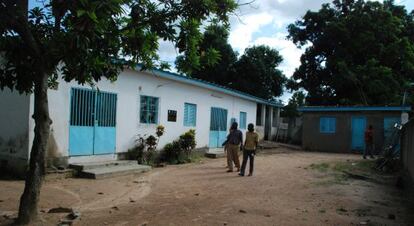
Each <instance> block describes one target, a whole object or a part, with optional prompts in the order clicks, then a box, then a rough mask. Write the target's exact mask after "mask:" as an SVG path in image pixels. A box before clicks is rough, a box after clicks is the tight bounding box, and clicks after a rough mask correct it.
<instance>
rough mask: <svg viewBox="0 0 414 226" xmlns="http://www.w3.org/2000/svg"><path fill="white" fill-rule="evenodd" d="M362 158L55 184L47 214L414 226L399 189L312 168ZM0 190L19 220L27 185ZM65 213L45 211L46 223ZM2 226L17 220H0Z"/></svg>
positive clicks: (4, 207)
mask: <svg viewBox="0 0 414 226" xmlns="http://www.w3.org/2000/svg"><path fill="white" fill-rule="evenodd" d="M359 158H360V157H359V156H355V155H343V154H323V153H306V152H296V151H295V152H287V153H281V154H274V155H259V156H258V157H257V158H256V168H255V175H254V176H253V177H243V178H242V177H239V176H237V174H236V173H226V172H225V164H224V159H216V160H205V161H204V162H203V163H200V164H187V165H181V166H168V167H166V168H160V169H155V170H153V171H151V172H149V173H146V174H141V175H130V176H124V177H118V178H112V179H105V180H83V179H66V180H57V181H50V182H46V184H45V187H44V189H43V192H42V197H41V209H43V210H44V212H46V210H47V209H50V208H53V207H58V206H62V207H73V208H75V209H77V210H79V211H80V212H81V219H80V220H78V221H76V222H75V225H358V224H360V223H368V224H371V225H384V224H386V225H409V224H408V223H407V222H408V221H407V220H406V217H407V215H408V212H407V211H406V208H404V206H403V205H402V203H403V201H404V197H403V196H402V194H400V191H398V190H397V189H395V188H393V187H391V186H389V185H386V184H381V183H375V182H370V181H362V180H351V179H348V180H346V181H344V180H337V178H335V177H334V176H332V175H331V174H329V173H328V172H321V171H318V170H317V169H314V168H312V167H311V165H312V164H314V165H317V164H320V163H332V162H338V161H341V162H348V163H350V164H351V163H352V162H355V161H357V160H358V161H359ZM0 188H1V193H0V214H1V213H3V215H5V214H6V215H7V214H9V215H13V213H15V211H16V210H17V205H18V198H19V196H20V194H21V191H22V189H23V183H22V182H20V181H19V182H16V181H0ZM63 216H65V214H50V213H42V218H43V219H44V224H45V225H56V224H57V222H59V219H61V218H62V217H63ZM394 216H395V219H389V218H393V217H394ZM1 222H3V224H6V223H7V222H10V220H7V219H5V218H2V217H1V215H0V225H1Z"/></svg>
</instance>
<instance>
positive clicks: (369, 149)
mask: <svg viewBox="0 0 414 226" xmlns="http://www.w3.org/2000/svg"><path fill="white" fill-rule="evenodd" d="M364 137H365V149H364V159H366V158H367V155H370V157H371V158H374V156H373V155H372V153H373V151H374V150H373V149H374V128H373V127H372V125H369V126H368V128H367V129H366V130H365V135H364Z"/></svg>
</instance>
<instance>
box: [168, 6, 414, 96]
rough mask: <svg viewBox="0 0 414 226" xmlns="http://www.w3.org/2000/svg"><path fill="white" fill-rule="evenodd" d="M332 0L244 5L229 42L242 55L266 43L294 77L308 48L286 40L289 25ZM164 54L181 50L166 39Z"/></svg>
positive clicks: (170, 58) (233, 19)
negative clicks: (281, 58) (276, 53)
mask: <svg viewBox="0 0 414 226" xmlns="http://www.w3.org/2000/svg"><path fill="white" fill-rule="evenodd" d="M247 1H248V2H250V1H251V0H247ZM241 2H242V3H243V1H241ZM245 2H246V1H245ZM329 2H332V0H256V1H254V2H253V3H252V4H250V5H246V6H242V7H241V8H240V9H239V10H238V12H237V16H232V17H231V18H230V25H231V30H230V38H229V43H230V44H231V46H232V47H233V49H234V50H236V51H238V52H239V54H242V53H243V52H244V49H245V48H247V47H251V46H254V45H262V44H264V45H268V46H270V47H273V48H275V49H276V50H278V51H279V52H280V54H281V55H282V56H283V59H284V60H283V62H282V64H281V65H280V67H279V69H280V70H282V71H283V73H284V74H285V75H286V77H291V76H292V74H293V72H294V71H295V68H297V67H298V66H299V65H300V56H301V55H302V53H303V51H304V50H303V49H298V48H297V47H296V46H295V45H294V44H293V42H291V41H289V40H287V39H286V36H287V35H288V33H287V26H288V25H289V24H291V23H293V22H295V21H296V20H298V19H300V18H301V17H302V16H303V15H305V13H306V11H307V10H312V11H316V10H318V9H320V8H321V5H322V4H324V3H329ZM395 3H396V4H398V5H404V6H405V7H406V9H407V10H409V11H411V10H413V9H414V0H395ZM160 56H161V59H162V60H165V61H167V62H169V63H170V64H173V63H174V60H175V57H176V56H177V53H176V50H175V49H174V46H173V45H171V44H169V43H165V42H162V43H160ZM290 96H291V94H290V93H289V92H285V93H284V95H282V96H281V97H280V99H281V100H282V101H283V102H285V103H286V102H287V101H288V99H289V98H290Z"/></svg>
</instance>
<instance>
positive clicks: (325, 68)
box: [288, 0, 414, 105]
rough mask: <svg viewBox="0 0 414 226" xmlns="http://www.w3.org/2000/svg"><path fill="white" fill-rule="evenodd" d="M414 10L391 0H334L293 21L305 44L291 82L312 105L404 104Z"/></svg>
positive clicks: (413, 72) (413, 64)
mask: <svg viewBox="0 0 414 226" xmlns="http://www.w3.org/2000/svg"><path fill="white" fill-rule="evenodd" d="M413 15H414V13H413V12H412V13H410V14H408V13H407V11H406V10H405V8H404V7H403V6H396V5H394V3H393V1H392V0H389V1H384V3H380V2H373V1H372V2H371V1H363V0H334V1H333V3H332V4H324V5H322V7H321V9H320V10H319V11H317V12H313V11H308V12H307V13H306V14H305V16H303V18H302V19H300V20H298V21H296V22H295V23H294V24H291V25H289V26H288V31H289V36H288V38H289V39H291V40H292V41H293V42H294V43H295V44H296V45H297V46H298V47H299V48H306V50H305V53H304V54H303V55H302V56H301V65H300V66H299V68H297V69H296V71H295V73H294V74H293V77H292V79H291V80H290V81H289V82H288V87H289V88H291V89H294V90H297V89H299V88H303V89H305V90H306V91H307V93H308V95H307V101H308V102H309V104H313V105H322V104H327V105H334V104H343V105H345V104H347V105H356V104H363V105H389V104H399V103H400V102H401V99H402V97H401V95H402V93H403V92H404V89H406V84H408V83H410V82H412V81H413V80H414V26H413V25H414V20H413V18H414V17H413Z"/></svg>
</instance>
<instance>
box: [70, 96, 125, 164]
mask: <svg viewBox="0 0 414 226" xmlns="http://www.w3.org/2000/svg"><path fill="white" fill-rule="evenodd" d="M116 101H117V96H116V94H113V93H106V92H98V91H96V90H91V89H79V88H73V89H72V90H71V102H70V105H71V106H70V109H71V111H70V126H69V155H70V156H81V155H94V154H110V153H114V152H115V139H116V134H115V132H116V129H115V126H116V124H115V121H116Z"/></svg>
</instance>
